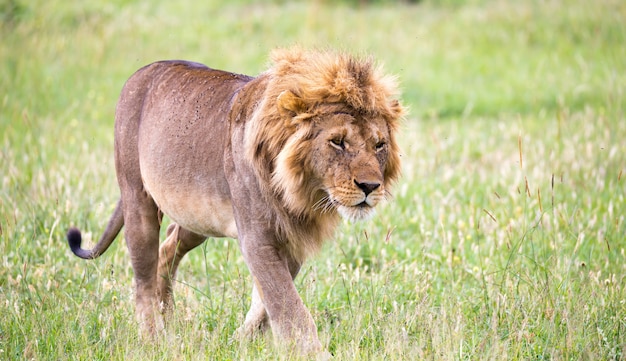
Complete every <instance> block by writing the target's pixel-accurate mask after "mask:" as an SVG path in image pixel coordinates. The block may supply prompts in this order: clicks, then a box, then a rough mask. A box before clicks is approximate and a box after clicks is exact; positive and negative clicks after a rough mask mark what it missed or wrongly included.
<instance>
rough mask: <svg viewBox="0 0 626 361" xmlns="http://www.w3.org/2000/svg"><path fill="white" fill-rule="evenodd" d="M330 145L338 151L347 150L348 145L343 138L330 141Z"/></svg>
mask: <svg viewBox="0 0 626 361" xmlns="http://www.w3.org/2000/svg"><path fill="white" fill-rule="evenodd" d="M330 145H332V146H333V147H335V148H337V149H345V148H346V143H345V142H344V141H343V138H333V139H331V140H330Z"/></svg>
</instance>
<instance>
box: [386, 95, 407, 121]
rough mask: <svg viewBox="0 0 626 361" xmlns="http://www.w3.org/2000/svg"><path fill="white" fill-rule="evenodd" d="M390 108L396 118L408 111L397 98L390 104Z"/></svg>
mask: <svg viewBox="0 0 626 361" xmlns="http://www.w3.org/2000/svg"><path fill="white" fill-rule="evenodd" d="M389 110H391V114H392V116H393V117H394V118H396V119H397V118H400V117H402V116H404V113H405V112H406V110H405V109H404V107H403V106H402V105H401V104H400V102H399V101H398V100H395V99H394V100H392V101H391V103H390V104H389Z"/></svg>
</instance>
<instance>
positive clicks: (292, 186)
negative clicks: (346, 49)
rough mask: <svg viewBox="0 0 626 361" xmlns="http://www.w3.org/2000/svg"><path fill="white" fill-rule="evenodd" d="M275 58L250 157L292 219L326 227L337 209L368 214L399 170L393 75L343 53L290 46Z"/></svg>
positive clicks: (250, 139) (353, 216)
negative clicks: (292, 47)
mask: <svg viewBox="0 0 626 361" xmlns="http://www.w3.org/2000/svg"><path fill="white" fill-rule="evenodd" d="M272 59H273V66H272V67H271V68H270V69H269V70H268V71H267V72H266V73H265V74H264V75H262V76H265V77H266V78H267V86H266V88H265V91H264V96H263V98H262V100H261V101H260V104H259V105H258V107H257V110H256V111H255V114H254V115H253V119H252V122H251V127H250V132H249V133H248V134H247V137H246V143H247V144H246V145H247V146H246V149H247V150H248V154H247V156H248V159H249V160H250V161H251V162H252V163H255V164H256V165H257V167H256V168H257V169H262V170H263V171H262V172H261V174H260V176H261V177H265V178H267V179H268V180H269V182H268V183H269V186H270V187H271V192H272V194H273V195H274V196H277V198H278V199H281V200H282V203H283V204H284V205H285V206H286V207H287V208H288V209H289V211H290V212H289V213H290V216H291V217H293V218H296V219H301V220H302V219H304V220H318V221H319V222H318V223H323V224H318V226H320V227H321V228H324V225H326V224H328V223H333V225H334V223H335V222H336V221H335V222H332V221H333V220H334V219H336V218H338V217H337V215H341V216H343V217H344V218H347V219H350V220H360V219H363V218H366V217H368V216H369V215H371V214H372V212H373V210H374V207H375V206H376V205H377V204H378V203H379V202H380V201H381V200H382V199H384V198H385V196H386V194H388V192H389V187H390V185H391V184H392V183H393V182H394V181H395V180H396V179H397V178H398V176H399V173H400V156H399V148H398V144H397V142H396V137H395V132H396V130H397V128H398V123H399V119H400V118H401V117H402V115H403V107H402V106H401V105H400V103H399V101H398V100H397V99H396V98H395V96H396V94H397V88H396V83H395V78H393V77H390V76H388V75H384V74H383V72H382V70H381V68H380V67H379V66H376V65H374V63H373V62H372V61H371V60H370V59H356V58H354V57H351V56H348V55H345V54H339V55H338V54H334V53H330V52H308V51H303V50H300V49H295V50H294V49H289V50H279V51H275V52H274V53H273V54H272ZM320 220H322V221H320ZM328 228H332V227H328Z"/></svg>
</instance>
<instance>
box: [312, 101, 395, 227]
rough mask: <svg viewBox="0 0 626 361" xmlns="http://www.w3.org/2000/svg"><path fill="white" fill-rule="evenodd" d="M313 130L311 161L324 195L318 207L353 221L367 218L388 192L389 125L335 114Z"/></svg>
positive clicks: (316, 121) (316, 122) (322, 119)
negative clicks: (335, 211)
mask: <svg viewBox="0 0 626 361" xmlns="http://www.w3.org/2000/svg"><path fill="white" fill-rule="evenodd" d="M312 128H313V129H312V132H313V134H314V138H313V140H312V147H311V150H312V152H311V154H310V161H311V163H312V164H311V165H312V167H313V169H314V173H315V176H316V178H317V177H318V179H319V184H320V190H321V191H322V192H323V195H322V197H321V198H320V199H319V200H318V201H317V203H316V205H315V207H317V208H319V209H328V208H329V207H332V208H335V209H336V210H337V211H338V212H339V214H341V216H342V217H344V218H346V219H350V220H361V219H364V218H367V217H368V216H370V215H371V214H372V212H373V210H374V207H375V206H376V205H377V204H378V203H379V202H380V201H381V200H382V199H383V198H384V197H385V192H386V184H385V168H386V166H387V163H388V158H389V144H390V142H391V139H390V131H389V129H388V126H387V124H386V122H385V121H384V120H383V119H376V118H374V119H365V118H363V117H361V116H359V115H356V116H355V115H352V114H349V113H335V114H330V115H322V116H319V117H317V118H316V119H314V120H313V125H312Z"/></svg>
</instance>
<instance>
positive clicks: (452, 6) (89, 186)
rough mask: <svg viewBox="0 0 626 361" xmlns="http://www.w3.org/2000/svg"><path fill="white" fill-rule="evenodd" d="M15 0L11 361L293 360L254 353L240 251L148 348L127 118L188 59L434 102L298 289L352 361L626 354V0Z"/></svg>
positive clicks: (195, 269)
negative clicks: (124, 151) (85, 253)
mask: <svg viewBox="0 0 626 361" xmlns="http://www.w3.org/2000/svg"><path fill="white" fill-rule="evenodd" d="M219 3H220V2H217V1H215V2H211V1H207V2H191V1H178V2H172V1H152V2H147V1H123V0H117V1H110V2H106V3H98V2H72V1H69V2H68V1H61V0H49V1H39V0H35V1H21V0H0V19H1V20H2V25H1V26H0V39H1V40H0V182H1V186H0V359H9V360H11V359H16V360H17V359H20V360H21V359H35V360H62V359H79V360H94V359H98V360H127V359H133V360H161V359H185V360H187V359H194V360H195V359H232V360H234V359H275V358H277V357H279V358H281V357H282V358H288V357H287V356H284V355H276V354H274V353H273V352H274V351H273V349H272V347H271V345H270V343H269V342H268V341H267V340H265V339H259V340H255V341H253V342H251V343H243V344H242V343H239V342H236V341H233V339H232V335H233V333H234V332H235V330H236V328H237V327H238V326H239V325H240V323H241V322H242V320H243V317H244V315H245V312H246V308H247V306H248V302H249V292H250V287H251V284H250V280H249V275H248V271H247V269H246V266H245V264H244V263H243V261H242V259H241V256H240V255H239V251H238V247H237V244H236V241H234V240H221V239H220V240H209V241H208V242H206V243H205V245H204V246H202V247H201V248H200V249H198V250H196V251H194V252H192V253H191V254H190V255H189V257H188V258H187V259H186V260H185V261H183V264H182V265H181V270H180V277H179V281H180V283H179V284H178V285H177V288H176V310H175V313H174V319H173V322H172V324H171V325H170V326H169V327H168V339H167V340H166V339H164V340H163V341H162V342H159V343H157V344H151V343H143V342H141V339H140V338H139V336H138V333H137V329H136V324H135V319H134V312H133V300H132V293H131V292H132V286H131V284H132V270H131V268H130V263H129V259H128V256H127V252H126V249H125V245H124V242H123V240H122V239H120V240H118V241H117V242H116V243H115V244H114V246H112V248H111V249H110V250H109V251H108V253H106V254H105V255H104V256H103V257H101V258H100V259H98V260H96V261H93V262H85V261H81V260H79V259H77V258H75V257H74V256H73V255H71V253H70V252H69V250H68V247H67V246H66V244H65V239H64V233H65V231H66V229H67V228H68V227H69V226H71V225H76V226H78V227H80V228H81V229H83V230H84V232H85V236H86V238H87V239H88V241H89V242H94V241H95V240H96V239H97V238H98V237H99V235H100V233H101V232H102V230H103V228H104V226H105V225H106V221H107V219H108V217H109V216H110V214H111V212H112V210H113V207H114V205H115V202H116V200H117V198H118V195H119V191H118V189H117V185H116V182H115V176H114V164H113V156H112V155H113V154H112V153H113V111H114V108H115V102H116V100H117V95H118V94H119V91H120V89H121V87H122V85H123V83H124V81H125V80H126V79H127V78H128V76H129V75H130V74H132V72H134V71H135V70H136V69H138V68H139V67H141V66H143V65H145V64H147V63H149V62H152V61H155V60H159V59H166V58H184V59H189V60H195V61H200V62H203V63H206V64H209V65H211V66H213V67H217V68H222V69H227V70H231V71H237V72H241V73H247V74H257V73H259V72H260V71H262V70H263V69H264V68H265V67H266V64H267V54H268V52H269V51H270V50H271V49H272V48H274V47H277V46H285V45H290V44H293V43H299V44H302V45H304V46H315V47H333V48H340V49H346V50H349V51H350V52H353V53H356V54H362V53H368V54H372V55H374V56H375V57H376V58H377V59H379V60H380V61H381V62H383V63H384V64H385V68H386V69H387V70H388V71H390V72H392V73H395V74H397V75H398V77H399V79H400V81H401V83H402V88H403V100H404V103H405V104H406V105H408V106H409V107H410V110H411V111H410V115H409V116H408V117H407V119H406V121H405V123H404V125H403V129H402V132H401V136H400V140H401V143H402V148H403V178H402V180H401V181H400V183H399V184H398V185H397V187H396V189H395V190H394V191H393V193H394V199H393V200H392V201H390V202H388V203H387V204H386V205H385V206H384V207H383V208H381V209H380V210H379V212H378V215H377V216H376V217H375V218H374V219H373V220H372V221H370V222H365V223H359V224H348V223H345V224H342V226H341V227H340V229H339V230H338V231H337V233H336V237H335V238H334V239H333V240H331V241H330V242H328V243H327V245H326V246H325V248H324V249H323V251H322V252H321V254H320V255H319V256H318V257H316V258H314V259H312V260H311V261H310V262H309V263H308V264H307V265H306V266H305V268H304V269H303V271H302V274H301V276H300V277H299V278H298V279H297V281H296V283H297V287H298V289H299V291H300V294H301V295H302V297H303V299H304V301H305V303H306V304H307V306H308V307H309V309H310V310H311V312H312V314H313V317H314V318H315V320H316V323H317V326H318V330H319V333H320V337H321V338H322V342H323V343H324V344H325V345H326V346H327V347H328V349H329V350H330V351H331V352H332V353H333V354H334V355H335V359H337V360H355V359H367V360H370V359H371V360H403V359H427V360H478V359H480V360H491V359H493V360H502V359H510V360H529V359H537V360H547V359H550V360H622V359H625V358H626V279H625V278H626V251H625V249H626V219H625V217H626V199H625V193H626V192H625V190H626V140H625V139H626V117H625V113H624V110H625V109H624V107H625V105H626V95H625V90H626V71H625V70H626V46H624V44H626V21H625V19H626V5H625V4H624V2H623V1H618V0H600V1H595V2H589V1H584V0H572V1H566V0H556V1H549V2H544V1H532V0H529V1H519V2H512V1H498V0H494V1H486V0H485V1H480V0H476V1H466V2H464V1H444V2H437V1H434V0H433V1H423V2H420V3H419V4H416V5H408V4H405V3H402V2H398V3H394V2H389V1H383V2H381V3H377V2H375V4H372V5H365V4H361V3H359V4H358V5H357V2H352V1H346V2H343V3H340V4H338V5H334V4H333V2H328V1H320V2H316V1H312V2H282V1H275V2H263V3H261V2H252V1H234V2H229V3H228V5H220V4H219Z"/></svg>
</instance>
